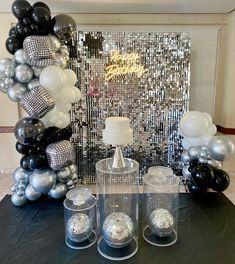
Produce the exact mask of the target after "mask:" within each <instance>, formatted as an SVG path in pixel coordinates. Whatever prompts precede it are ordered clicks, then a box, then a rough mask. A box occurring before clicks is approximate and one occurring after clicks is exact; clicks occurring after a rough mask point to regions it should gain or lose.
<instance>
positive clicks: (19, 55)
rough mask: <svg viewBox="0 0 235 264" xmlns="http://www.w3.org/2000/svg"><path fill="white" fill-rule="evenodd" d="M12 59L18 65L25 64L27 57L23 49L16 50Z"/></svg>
mask: <svg viewBox="0 0 235 264" xmlns="http://www.w3.org/2000/svg"><path fill="white" fill-rule="evenodd" d="M14 59H15V62H16V63H18V64H24V63H26V59H27V57H26V54H25V51H24V50H23V49H19V50H17V51H16V52H15V54H14Z"/></svg>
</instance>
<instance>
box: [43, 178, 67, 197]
mask: <svg viewBox="0 0 235 264" xmlns="http://www.w3.org/2000/svg"><path fill="white" fill-rule="evenodd" d="M66 192H67V187H66V185H65V184H64V183H62V182H58V183H56V185H55V186H53V187H52V188H51V189H50V190H49V192H48V195H49V196H51V197H52V198H55V199H60V198H63V197H64V196H65V194H66Z"/></svg>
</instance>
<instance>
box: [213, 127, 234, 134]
mask: <svg viewBox="0 0 235 264" xmlns="http://www.w3.org/2000/svg"><path fill="white" fill-rule="evenodd" d="M216 126H217V131H218V132H221V133H223V134H227V135H235V128H227V127H222V126H218V125H216Z"/></svg>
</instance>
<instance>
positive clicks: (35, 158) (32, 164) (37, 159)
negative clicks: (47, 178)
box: [28, 153, 48, 170]
mask: <svg viewBox="0 0 235 264" xmlns="http://www.w3.org/2000/svg"><path fill="white" fill-rule="evenodd" d="M28 164H29V168H30V169H32V170H36V169H41V168H44V167H47V166H48V162H47V158H46V155H45V154H43V153H39V154H32V155H30V156H29V158H28Z"/></svg>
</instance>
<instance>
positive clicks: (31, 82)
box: [27, 78, 40, 90]
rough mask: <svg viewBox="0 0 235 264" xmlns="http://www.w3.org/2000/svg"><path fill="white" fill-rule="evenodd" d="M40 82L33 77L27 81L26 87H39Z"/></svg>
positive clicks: (30, 88) (29, 88)
mask: <svg viewBox="0 0 235 264" xmlns="http://www.w3.org/2000/svg"><path fill="white" fill-rule="evenodd" d="M39 86H40V82H39V79H38V78H33V79H32V80H31V81H30V82H28V83H27V89H28V90H32V89H33V88H35V87H39Z"/></svg>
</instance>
